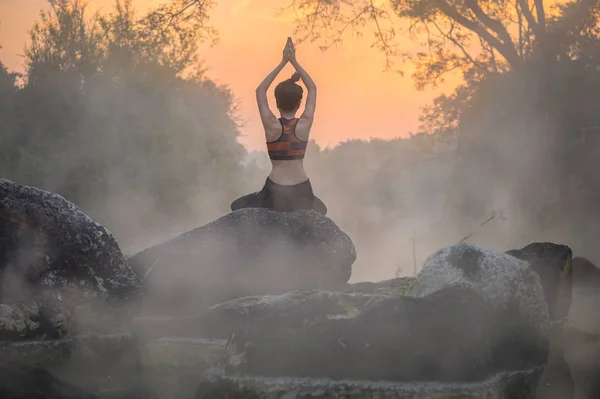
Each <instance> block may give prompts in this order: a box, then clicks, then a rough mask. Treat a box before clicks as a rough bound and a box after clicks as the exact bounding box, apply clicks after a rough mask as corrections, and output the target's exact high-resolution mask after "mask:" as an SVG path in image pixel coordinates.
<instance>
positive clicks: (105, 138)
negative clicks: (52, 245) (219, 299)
mask: <svg viewBox="0 0 600 399" xmlns="http://www.w3.org/2000/svg"><path fill="white" fill-rule="evenodd" d="M52 5H53V6H52V9H51V11H49V12H47V13H46V12H44V13H42V14H41V17H40V20H39V21H38V22H37V23H36V25H35V26H34V27H33V28H32V30H31V33H30V41H29V44H28V45H27V48H26V52H25V54H26V57H25V62H26V72H25V73H24V74H23V75H22V76H17V75H14V74H11V73H9V72H8V71H7V70H6V69H5V68H4V67H3V66H2V65H1V64H0V120H1V130H2V135H1V139H0V140H1V145H0V176H2V177H4V178H9V179H12V180H15V181H18V182H21V183H25V184H30V185H34V186H37V187H41V188H45V189H48V190H52V191H55V192H58V193H60V194H62V195H63V196H65V197H66V198H67V199H69V200H71V201H73V202H75V203H76V204H78V205H79V206H80V207H82V208H83V209H85V210H86V211H88V212H89V213H90V214H91V215H92V216H94V217H96V218H97V219H99V220H100V221H102V222H104V223H106V224H107V225H108V226H110V227H111V229H113V230H114V231H115V233H117V235H118V236H120V237H121V238H124V239H127V237H126V235H127V234H128V233H131V234H134V232H135V231H140V230H142V231H143V230H144V229H147V228H149V229H152V228H154V229H156V228H157V227H162V228H164V229H165V230H168V228H169V226H172V225H177V224H179V223H180V222H182V221H184V222H185V221H188V220H190V215H194V217H193V221H191V223H194V221H195V222H198V221H199V220H209V219H210V218H212V217H214V216H215V215H217V214H219V213H222V212H224V211H227V210H228V206H229V202H230V201H231V199H232V198H234V197H235V196H236V195H239V194H241V193H242V192H245V191H247V190H249V189H250V187H251V184H247V183H246V180H247V176H244V173H243V168H242V167H241V166H240V164H239V161H240V160H241V159H242V158H243V157H244V155H245V149H244V148H243V146H242V145H240V144H239V143H238V142H237V136H238V134H239V132H238V126H237V124H236V121H235V118H234V115H233V99H232V94H231V93H230V92H229V90H228V89H227V88H225V87H219V86H217V85H215V84H214V83H213V82H211V81H210V80H207V79H204V78H203V76H202V70H201V68H200V64H199V61H198V56H197V48H196V46H197V44H196V42H192V41H191V40H196V39H197V38H194V37H193V36H191V35H190V32H188V31H185V30H173V31H167V32H163V31H157V27H156V26H154V25H153V20H152V19H150V18H147V17H146V18H136V16H135V15H134V13H133V10H132V9H131V7H130V4H129V2H124V3H117V6H116V7H115V8H114V9H113V10H112V11H111V13H109V14H104V15H95V16H91V17H88V16H87V15H86V14H85V7H84V6H83V5H82V3H81V2H79V1H57V2H52ZM119 233H120V234H119ZM167 234H168V233H167Z"/></svg>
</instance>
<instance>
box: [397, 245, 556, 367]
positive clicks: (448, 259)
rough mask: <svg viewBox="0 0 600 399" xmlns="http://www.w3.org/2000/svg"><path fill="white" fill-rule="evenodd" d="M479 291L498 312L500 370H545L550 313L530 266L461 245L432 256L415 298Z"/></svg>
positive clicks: (415, 289) (496, 361)
mask: <svg viewBox="0 0 600 399" xmlns="http://www.w3.org/2000/svg"><path fill="white" fill-rule="evenodd" d="M450 286H453V287H464V288H469V289H473V290H475V291H476V292H478V293H479V294H480V295H482V297H483V298H485V299H486V300H487V301H488V302H489V303H490V304H491V305H492V306H493V307H494V308H495V311H494V312H495V314H496V315H498V317H499V318H498V320H502V323H499V324H498V325H497V326H496V331H495V336H496V337H495V340H496V341H497V345H498V347H499V348H504V349H501V350H497V351H495V359H494V364H495V366H496V367H497V368H500V369H522V368H527V367H531V366H534V365H542V364H545V363H546V361H547V357H548V353H549V313H548V305H547V304H546V301H545V296H544V290H543V287H542V283H541V279H540V277H539V275H538V274H537V272H536V271H535V270H534V269H533V268H532V267H531V265H530V264H529V263H528V262H526V261H522V260H519V259H517V258H516V257H514V256H511V255H509V254H506V253H503V252H497V251H492V250H487V249H483V248H479V247H477V246H474V245H471V244H458V245H454V246H450V247H446V248H443V249H441V250H439V251H437V252H435V253H434V254H432V255H431V256H429V257H428V258H427V259H426V260H425V262H424V264H423V266H422V268H421V271H420V273H419V275H418V276H417V279H416V281H415V284H414V287H413V289H412V290H411V291H410V294H409V295H411V296H413V297H420V298H422V297H426V296H428V295H431V294H433V293H435V292H438V291H440V290H443V289H447V287H450Z"/></svg>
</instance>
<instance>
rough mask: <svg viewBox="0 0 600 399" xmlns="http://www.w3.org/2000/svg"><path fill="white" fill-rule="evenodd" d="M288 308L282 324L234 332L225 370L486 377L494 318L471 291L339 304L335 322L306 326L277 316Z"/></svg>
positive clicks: (268, 321) (299, 374)
mask: <svg viewBox="0 0 600 399" xmlns="http://www.w3.org/2000/svg"><path fill="white" fill-rule="evenodd" d="M336 298H339V297H336ZM363 300H366V298H364V299H363ZM334 304H335V303H332V305H334ZM229 305H232V303H229ZM240 305H241V306H242V308H244V307H245V306H246V305H245V304H243V303H240ZM356 305H358V304H356ZM324 307H325V308H326V306H324ZM259 309H260V306H259ZM228 310H229V311H232V310H233V309H232V307H231V306H230V307H229V308H228ZM294 311H295V310H292V311H290V309H286V308H285V307H284V308H282V309H281V313H282V315H280V316H279V321H285V320H287V321H288V323H289V324H286V323H285V322H283V323H281V322H280V323H273V320H274V318H270V317H269V318H258V321H257V322H256V323H252V324H249V328H247V329H246V330H240V332H239V333H238V334H236V336H235V338H234V340H233V342H234V343H235V344H236V349H237V352H236V353H234V354H232V355H231V357H230V358H229V364H230V367H229V370H234V371H235V372H236V373H240V374H243V375H256V376H257V375H260V376H270V377H311V378H321V377H323V376H327V377H330V378H335V379H366V380H374V381H376V380H391V381H429V380H436V381H474V380H481V379H484V378H486V377H487V376H488V375H489V374H490V373H492V372H493V369H492V366H493V365H492V361H491V360H492V358H493V350H494V346H493V345H494V342H493V341H492V339H491V337H492V336H493V332H494V331H495V329H496V325H495V319H494V313H493V311H492V308H491V307H490V306H489V304H488V303H487V302H486V301H485V300H483V298H482V297H481V296H479V295H478V294H477V293H475V292H474V291H472V290H468V289H462V288H455V287H450V288H448V289H446V290H441V291H439V292H436V293H434V294H432V295H430V296H427V297H425V298H410V297H401V296H398V297H396V298H384V299H381V300H377V301H373V302H372V303H371V304H368V305H367V304H366V303H365V306H364V307H363V308H362V309H360V310H359V311H358V312H347V311H344V310H343V308H342V307H340V309H339V311H340V312H343V314H340V315H338V317H328V318H326V319H324V320H319V321H315V322H313V323H307V324H306V325H305V326H302V325H298V322H301V320H303V319H302V318H301V317H299V318H298V319H294V318H287V319H286V318H285V317H284V314H286V313H293V312H294ZM273 313H275V314H276V313H277V312H276V311H274V312H273ZM261 323H263V324H262V325H261ZM232 372H233V371H232Z"/></svg>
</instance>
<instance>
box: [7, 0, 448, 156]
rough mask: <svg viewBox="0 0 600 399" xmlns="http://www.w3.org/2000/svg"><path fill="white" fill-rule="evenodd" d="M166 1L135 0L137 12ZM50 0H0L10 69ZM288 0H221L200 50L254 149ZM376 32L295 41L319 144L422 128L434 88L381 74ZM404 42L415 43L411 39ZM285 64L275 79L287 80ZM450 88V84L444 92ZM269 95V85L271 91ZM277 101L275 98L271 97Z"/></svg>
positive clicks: (101, 1) (105, 1) (97, 1)
mask: <svg viewBox="0 0 600 399" xmlns="http://www.w3.org/2000/svg"><path fill="white" fill-rule="evenodd" d="M160 2H161V0H135V1H134V5H135V7H136V10H137V11H138V13H139V14H141V13H143V12H144V11H145V10H146V9H147V8H148V7H152V6H156V5H158V4H159V3H160ZM46 4H47V2H46V0H24V1H16V0H0V22H1V25H0V44H1V45H2V46H3V47H4V48H3V49H2V50H0V59H1V60H2V61H3V62H4V63H5V64H6V65H7V66H8V67H9V68H11V69H16V70H18V69H20V68H22V58H21V56H19V54H22V49H23V45H24V43H25V42H26V40H27V31H28V29H29V28H30V27H31V25H32V23H33V22H34V21H35V20H36V18H37V17H38V15H39V10H40V9H42V8H43V7H46ZM112 4H113V1H112V0H90V1H89V6H90V8H91V9H97V8H103V9H107V8H108V7H110V6H111V5H112ZM286 4H288V0H285V1H282V0H222V1H220V2H219V4H218V6H217V7H216V8H215V9H214V10H213V12H212V15H211V23H212V25H213V26H214V27H216V28H217V29H218V31H219V35H220V42H219V44H218V45H216V46H215V47H212V48H209V47H208V46H207V47H205V48H203V51H204V53H203V58H204V59H205V62H206V66H207V67H209V68H210V69H209V71H208V76H209V77H210V78H212V79H214V80H216V81H217V82H219V83H221V84H225V85H227V86H229V87H230V89H231V90H232V92H233V94H234V95H235V96H236V98H237V100H238V110H239V112H238V115H239V117H240V118H241V120H242V121H243V122H244V126H243V127H242V128H241V132H242V135H243V136H242V137H241V138H240V141H241V142H242V143H243V144H244V145H246V146H247V147H248V148H249V149H264V137H263V131H262V126H261V124H260V120H259V118H258V112H257V109H256V105H255V100H254V89H255V88H256V86H257V85H258V84H259V83H260V81H261V80H262V79H263V78H264V77H265V76H266V75H267V74H268V73H269V72H270V71H271V70H272V69H273V68H274V67H275V66H276V65H277V63H278V62H279V60H280V57H281V51H282V49H283V46H284V45H285V41H286V38H287V36H290V35H292V32H293V30H294V24H293V15H292V14H291V13H290V12H287V13H284V14H280V13H279V9H280V7H283V6H285V5H286ZM370 44H371V35H369V34H365V35H364V37H363V38H362V39H354V38H350V37H349V38H348V39H346V40H345V41H344V43H343V45H342V46H340V47H338V48H334V49H331V50H328V51H327V52H325V53H323V52H321V51H320V50H319V49H318V47H317V45H311V44H308V43H306V44H302V45H299V46H298V47H297V56H298V60H299V62H300V63H301V64H302V65H303V66H304V67H305V69H306V70H307V71H308V72H309V73H310V74H311V76H312V77H313V79H314V80H315V82H316V83H317V86H318V105H317V113H316V116H315V124H314V128H313V133H312V138H313V139H315V140H316V141H317V143H318V144H319V145H321V146H331V145H335V144H337V143H339V142H340V141H344V140H348V139H355V138H360V139H369V138H372V137H375V138H392V137H398V136H405V135H406V134H408V132H410V131H414V130H415V129H416V128H417V126H418V116H419V108H420V107H422V106H424V105H426V104H427V103H429V102H430V101H431V100H432V99H433V98H434V97H435V96H436V95H438V94H439V89H438V90H436V91H426V92H419V91H417V90H416V89H415V88H414V86H413V82H412V81H411V78H410V74H411V68H412V66H411V65H405V66H404V68H403V69H404V71H405V72H406V75H405V77H402V76H400V75H399V74H396V73H393V72H384V67H385V60H384V57H383V55H382V54H381V53H379V52H378V51H377V50H376V49H372V48H370ZM406 44H407V47H408V46H411V45H412V43H411V42H409V41H408V39H406ZM292 72H293V70H292V69H291V67H290V66H287V67H286V68H285V69H284V71H283V72H282V75H281V76H280V77H279V78H278V79H277V80H276V82H275V83H277V82H278V81H280V80H283V79H286V78H288V77H289V76H290V75H291V74H292ZM452 86H453V82H449V83H448V85H447V87H446V88H445V90H448V89H449V88H451V87H452ZM271 98H272V91H271ZM271 104H272V106H274V100H273V99H272V100H271Z"/></svg>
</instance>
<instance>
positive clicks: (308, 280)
mask: <svg viewBox="0 0 600 399" xmlns="http://www.w3.org/2000/svg"><path fill="white" fill-rule="evenodd" d="M355 259H356V253H355V250H354V245H353V244H352V241H351V240H350V238H349V237H348V236H347V235H346V234H345V233H344V232H342V231H341V230H340V229H339V227H337V226H336V224H335V223H334V222H333V221H332V220H331V219H329V218H327V217H326V216H323V215H321V214H319V213H317V212H315V211H312V210H302V211H297V212H290V213H287V212H275V211H271V210H267V209H259V208H248V209H240V210H237V211H235V212H232V213H229V214H227V215H225V216H223V217H221V218H219V219H217V220H215V221H214V222H212V223H209V224H207V225H205V226H202V227H200V228H197V229H195V230H192V231H190V232H187V233H185V234H183V235H181V236H179V237H176V238H174V239H172V240H170V241H168V242H166V243H163V244H160V245H157V246H155V247H152V248H149V249H146V250H144V251H142V252H140V253H138V254H137V255H134V256H133V257H131V258H130V259H129V264H130V265H131V266H132V268H133V269H134V270H135V271H136V273H138V275H139V276H141V277H142V278H143V279H144V280H145V292H146V296H147V299H148V304H149V305H148V308H149V309H151V311H152V312H154V313H159V312H161V311H162V312H166V313H171V314H172V313H174V312H180V313H185V312H189V313H198V312H200V311H202V310H203V309H206V308H208V307H209V306H211V305H214V304H216V303H219V302H223V301H226V300H229V299H232V298H238V297H243V296H248V295H257V294H280V293H285V292H288V291H293V290H310V289H338V288H340V287H345V286H346V283H347V281H348V280H349V279H350V274H351V267H352V264H353V262H354V260H355Z"/></svg>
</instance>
